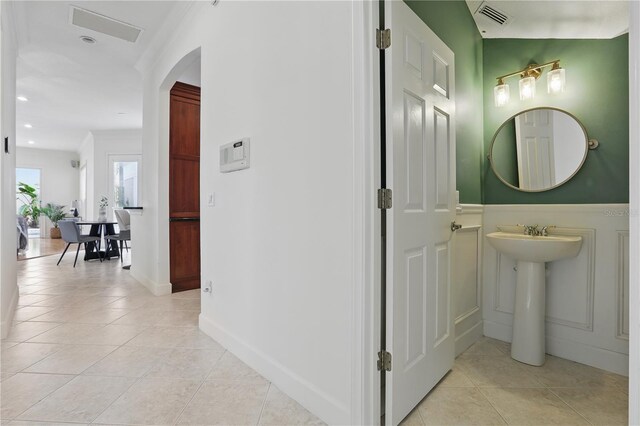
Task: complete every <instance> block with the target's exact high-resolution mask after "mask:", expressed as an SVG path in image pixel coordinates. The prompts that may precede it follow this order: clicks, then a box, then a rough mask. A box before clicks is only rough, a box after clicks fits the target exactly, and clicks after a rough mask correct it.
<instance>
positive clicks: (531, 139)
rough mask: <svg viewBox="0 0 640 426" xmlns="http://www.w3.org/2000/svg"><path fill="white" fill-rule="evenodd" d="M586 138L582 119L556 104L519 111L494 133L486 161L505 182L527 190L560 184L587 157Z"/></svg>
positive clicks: (568, 177)
mask: <svg viewBox="0 0 640 426" xmlns="http://www.w3.org/2000/svg"><path fill="white" fill-rule="evenodd" d="M588 149H589V138H588V137H587V131H586V130H585V128H584V126H583V125H582V123H580V122H579V121H578V119H577V118H575V117H574V116H573V115H571V114H569V113H568V112H565V111H561V110H559V109H556V108H534V109H530V110H527V111H522V112H520V113H518V114H516V115H515V116H513V117H511V118H510V119H508V120H507V121H505V122H504V123H503V124H502V126H500V128H499V129H498V131H497V132H496V134H495V135H494V136H493V141H492V142H491V149H490V151H489V161H490V162H491V168H492V169H493V172H494V173H495V174H496V176H498V178H499V179H500V180H501V181H502V182H504V183H505V184H506V185H508V186H510V187H512V188H514V189H517V190H519V191H526V192H540V191H546V190H549V189H552V188H555V187H557V186H560V185H562V184H563V183H565V182H567V181H568V180H569V179H571V178H572V177H573V176H574V175H575V174H576V173H577V172H578V170H580V167H582V165H583V164H584V161H585V159H586V158H587V150H588Z"/></svg>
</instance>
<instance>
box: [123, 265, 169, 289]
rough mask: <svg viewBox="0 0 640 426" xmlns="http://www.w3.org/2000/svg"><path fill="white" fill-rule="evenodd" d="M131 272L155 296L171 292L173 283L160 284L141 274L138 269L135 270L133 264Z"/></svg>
mask: <svg viewBox="0 0 640 426" xmlns="http://www.w3.org/2000/svg"><path fill="white" fill-rule="evenodd" d="M129 273H130V274H131V277H132V278H133V279H134V280H136V281H138V282H139V283H140V284H142V285H143V286H145V287H146V288H147V290H149V291H150V292H151V293H152V294H153V295H154V296H165V295H167V294H171V283H166V284H160V283H156V282H153V281H151V280H150V279H148V278H147V277H145V276H142V275H139V274H138V271H137V270H135V269H134V268H133V266H132V267H131V269H130V270H129Z"/></svg>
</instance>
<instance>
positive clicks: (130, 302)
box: [107, 295, 156, 309]
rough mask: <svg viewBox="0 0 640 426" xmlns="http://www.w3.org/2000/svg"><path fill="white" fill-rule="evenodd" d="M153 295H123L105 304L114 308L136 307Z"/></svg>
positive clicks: (141, 305) (147, 301) (150, 298)
mask: <svg viewBox="0 0 640 426" xmlns="http://www.w3.org/2000/svg"><path fill="white" fill-rule="evenodd" d="M154 297H156V296H152V295H148V296H125V297H122V298H120V299H118V300H116V301H115V302H112V303H109V305H107V306H108V307H109V308H114V309H137V308H141V307H143V306H145V305H146V304H147V303H149V302H150V301H151V300H152V299H153V298H154Z"/></svg>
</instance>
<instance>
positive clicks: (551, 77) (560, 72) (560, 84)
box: [547, 67, 565, 93]
mask: <svg viewBox="0 0 640 426" xmlns="http://www.w3.org/2000/svg"><path fill="white" fill-rule="evenodd" d="M564 82H565V75H564V68H560V67H558V68H554V69H552V70H551V71H549V73H548V74H547V91H548V92H549V93H561V92H564Z"/></svg>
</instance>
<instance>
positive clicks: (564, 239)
mask: <svg viewBox="0 0 640 426" xmlns="http://www.w3.org/2000/svg"><path fill="white" fill-rule="evenodd" d="M487 239H488V240H489V243H491V245H492V246H493V247H494V248H495V249H496V250H498V251H499V252H501V253H503V254H505V255H507V256H509V257H511V258H514V259H516V260H517V261H518V266H517V269H518V273H517V279H516V301H515V307H514V310H513V337H512V340H511V357H512V358H513V359H515V360H517V361H520V362H524V363H526V364H531V365H542V364H544V360H545V356H544V354H545V339H544V334H545V325H544V324H545V323H544V321H545V268H544V264H545V262H553V261H556V260H560V259H566V258H570V257H575V256H577V255H578V253H579V252H580V247H581V246H582V237H579V236H562V235H553V236H531V235H523V234H515V233H510V232H492V233H490V234H487Z"/></svg>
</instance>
